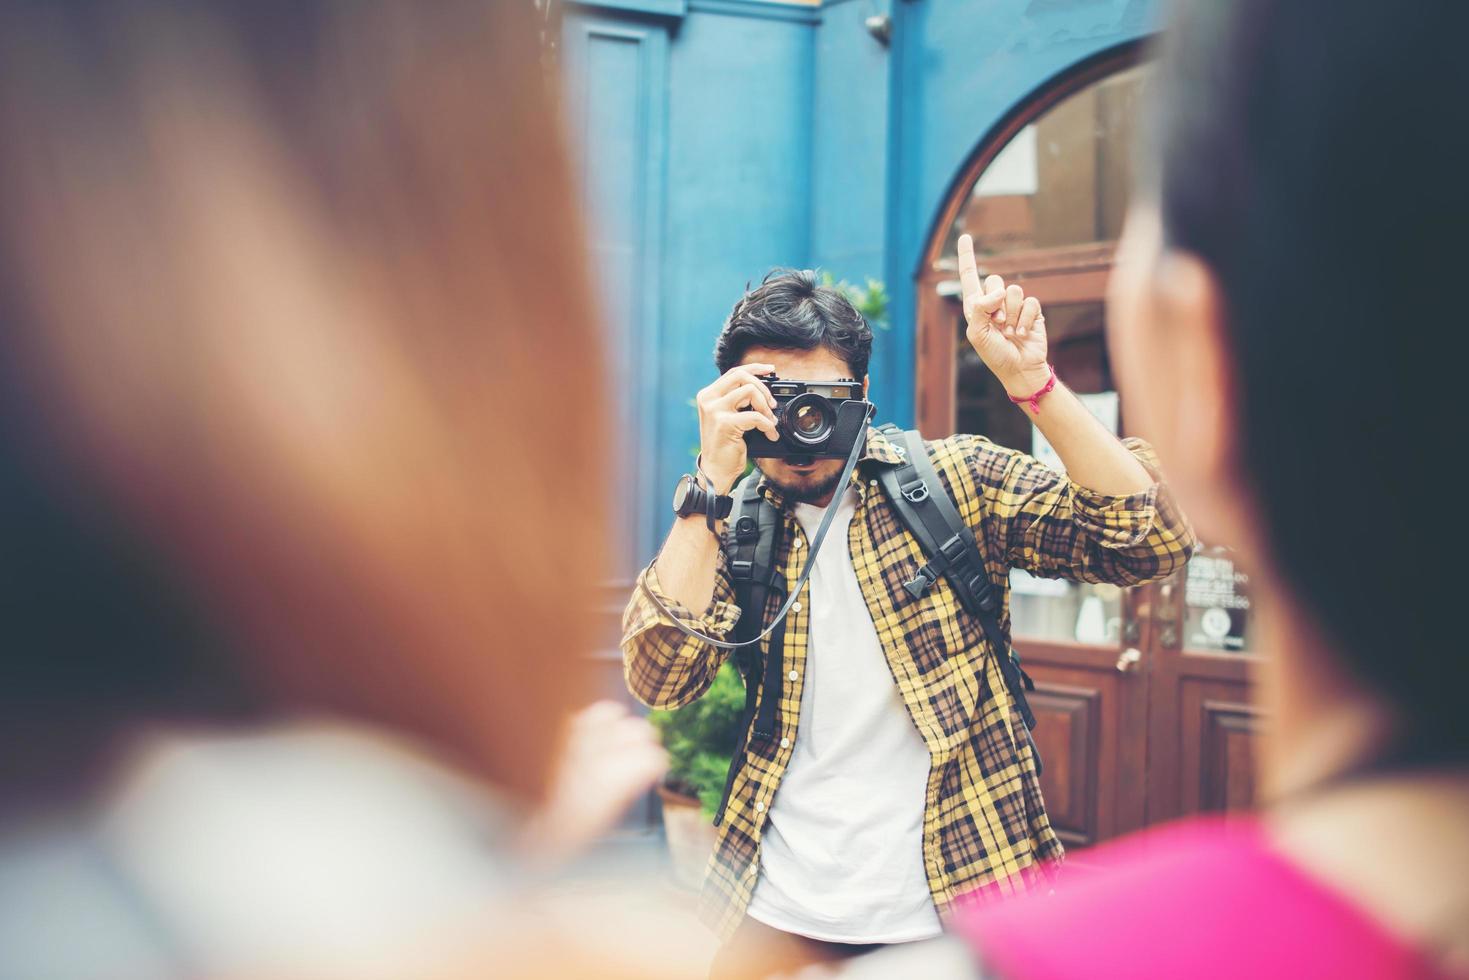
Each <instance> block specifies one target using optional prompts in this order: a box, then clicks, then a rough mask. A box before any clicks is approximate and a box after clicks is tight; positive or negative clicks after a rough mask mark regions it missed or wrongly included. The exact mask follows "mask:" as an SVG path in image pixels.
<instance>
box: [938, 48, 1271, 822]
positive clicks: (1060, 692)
mask: <svg viewBox="0 0 1469 980" xmlns="http://www.w3.org/2000/svg"><path fill="white" fill-rule="evenodd" d="M1149 72H1150V68H1149V66H1148V64H1147V62H1146V61H1145V60H1143V57H1142V49H1141V47H1140V46H1139V45H1136V44H1130V45H1127V46H1124V47H1121V48H1117V49H1114V50H1112V51H1110V52H1106V53H1104V54H1102V55H1100V56H1098V57H1096V58H1093V59H1091V60H1089V61H1087V62H1085V63H1083V64H1081V65H1078V66H1076V67H1075V68H1073V69H1072V70H1070V71H1068V72H1066V73H1064V74H1063V75H1062V76H1060V77H1058V78H1056V79H1054V80H1052V81H1051V82H1050V83H1048V84H1047V85H1046V86H1044V87H1043V88H1042V89H1041V90H1040V91H1038V92H1037V93H1035V94H1034V95H1033V96H1032V97H1031V98H1030V99H1028V100H1026V101H1025V103H1024V104H1022V105H1021V106H1018V107H1017V108H1016V109H1015V111H1013V112H1012V113H1011V114H1010V116H1009V117H1008V118H1007V119H1006V120H1005V121H1004V122H1003V123H1001V125H999V126H998V127H996V129H995V131H994V132H992V133H991V134H989V136H987V137H986V138H985V139H984V140H983V141H982V142H981V143H980V145H979V146H978V147H977V149H976V151H975V152H974V154H973V155H972V156H971V158H970V161H969V163H968V164H967V165H966V167H965V168H964V169H963V171H962V172H961V173H960V175H959V176H958V177H957V178H956V180H955V181H954V183H953V185H952V189H951V192H950V194H949V196H948V198H947V200H946V201H945V204H944V206H943V208H942V209H941V211H940V213H939V215H938V216H937V217H936V219H935V221H934V223H933V225H932V230H931V232H930V235H929V239H928V242H927V246H926V249H925V253H924V256H923V262H922V264H921V267H920V270H919V273H918V277H917V279H918V281H917V296H918V310H917V313H918V316H917V323H918V364H917V379H916V380H917V392H918V399H917V405H916V409H917V413H916V414H917V417H918V423H919V427H920V428H921V429H922V430H923V432H924V434H925V435H926V436H928V437H930V438H935V437H940V436H945V435H948V434H950V433H952V432H956V431H957V432H972V433H978V434H982V435H985V436H988V437H989V438H991V439H993V440H994V441H995V442H997V443H1000V444H1002V445H1007V446H1011V447H1014V448H1017V449H1020V450H1023V451H1025V452H1030V453H1033V454H1035V455H1036V456H1037V457H1039V458H1041V459H1043V460H1047V461H1051V460H1053V459H1054V457H1053V456H1050V457H1049V458H1048V454H1049V447H1048V446H1046V445H1045V443H1044V440H1043V439H1040V437H1039V433H1038V431H1036V430H1035V429H1034V428H1033V426H1032V424H1031V422H1030V421H1029V420H1028V419H1027V418H1026V416H1025V415H1024V414H1023V413H1022V412H1019V411H1017V410H1016V409H1015V407H1014V406H1013V405H1011V404H1010V402H1009V400H1008V399H1007V398H1006V397H1005V393H1004V391H1003V390H1002V389H1001V387H1000V386H999V384H998V382H996V381H995V379H994V378H993V377H992V376H991V375H990V374H989V372H988V370H987V369H986V368H985V367H984V365H983V364H982V363H981V362H980V361H979V358H978V356H977V355H976V354H975V353H974V352H973V350H972V349H971V348H970V346H969V344H968V341H967V340H966V339H965V336H964V322H963V314H962V310H961V308H960V303H959V297H958V293H959V289H958V282H957V272H956V262H955V258H954V248H955V242H956V241H957V239H958V236H959V235H960V234H961V233H963V232H968V233H969V234H971V235H972V236H973V237H974V240H975V251H976V254H977V255H978V256H979V261H980V266H981V271H982V272H984V273H998V274H1000V275H1002V276H1004V277H1005V279H1006V280H1007V281H1014V282H1020V283H1022V284H1023V285H1024V286H1025V288H1026V290H1027V292H1029V293H1032V294H1034V295H1036V296H1037V297H1039V298H1040V300H1041V301H1042V303H1044V304H1045V309H1046V321H1047V327H1048V330H1049V333H1050V340H1051V356H1052V360H1053V362H1054V363H1055V365H1056V370H1057V373H1058V375H1060V377H1061V378H1062V379H1063V380H1065V381H1066V383H1067V384H1068V385H1069V386H1070V387H1071V388H1072V389H1073V390H1074V391H1076V392H1077V393H1078V394H1080V395H1081V396H1082V397H1083V399H1084V400H1085V401H1087V402H1088V404H1089V406H1090V407H1091V408H1092V410H1093V411H1094V412H1095V413H1096V414H1097V415H1098V417H1099V418H1102V420H1103V421H1104V423H1106V424H1108V425H1109V426H1111V427H1112V428H1113V430H1114V431H1117V432H1119V433H1120V434H1128V433H1127V428H1126V417H1125V415H1126V412H1125V409H1126V406H1125V405H1124V404H1122V403H1121V402H1120V400H1119V399H1118V396H1117V394H1116V391H1115V387H1114V384H1113V380H1112V373H1111V366H1110V364H1109V363H1108V358H1107V349H1106V343H1105V337H1106V310H1105V304H1104V295H1105V290H1106V283H1107V277H1108V274H1109V273H1110V271H1111V266H1112V256H1113V251H1114V248H1115V243H1116V239H1117V236H1118V234H1119V232H1120V230H1121V227H1122V221H1123V216H1124V214H1125V212H1126V208H1127V203H1128V197H1129V194H1130V191H1131V188H1132V181H1133V175H1132V163H1133V144H1134V141H1135V136H1136V130H1137V120H1138V115H1139V112H1138V109H1139V103H1140V99H1141V97H1142V93H1143V88H1144V86H1145V84H1146V80H1147V78H1148V75H1149ZM1141 434H1142V435H1145V433H1141ZM1055 462H1056V464H1057V465H1059V461H1055ZM1165 463H1166V461H1165ZM1011 585H1012V599H1011V614H1012V619H1013V628H1014V633H1015V639H1016V644H1017V647H1018V648H1019V649H1020V651H1021V654H1022V656H1023V657H1024V659H1025V662H1026V666H1027V669H1028V670H1029V671H1030V673H1031V674H1032V675H1033V676H1034V677H1035V679H1036V683H1037V692H1036V696H1035V698H1034V701H1033V704H1034V706H1035V708H1036V713H1037V716H1038V717H1039V718H1040V726H1039V727H1038V728H1037V731H1036V737H1037V741H1038V743H1039V745H1040V748H1041V751H1042V755H1043V757H1044V758H1045V760H1046V771H1045V774H1044V775H1043V777H1042V782H1043V787H1044V791H1045V795H1046V799H1047V803H1048V806H1049V808H1050V810H1051V815H1052V820H1053V823H1054V824H1055V825H1056V828H1057V831H1058V833H1060V834H1061V836H1062V838H1063V840H1065V841H1066V842H1067V843H1068V844H1069V845H1072V846H1073V847H1075V846H1085V845H1088V844H1091V843H1095V842H1098V841H1101V840H1105V839H1107V838H1109V837H1112V836H1115V835H1116V834H1118V833H1122V832H1125V831H1128V830H1132V829H1135V828H1137V827H1140V826H1142V825H1144V824H1147V823H1152V822H1156V821H1158V820H1161V819H1167V818H1170V817H1174V816H1178V815H1181V814H1184V813H1190V812H1195V811H1199V810H1209V809H1226V810H1227V809H1232V808H1236V807H1241V806H1245V805H1248V804H1249V803H1250V802H1251V801H1252V799H1253V796H1254V785H1253V782H1254V779H1253V772H1254V766H1253V762H1252V758H1251V745H1252V742H1253V740H1254V734H1255V733H1256V732H1257V731H1258V728H1259V719H1258V715H1257V714H1256V713H1255V712H1254V710H1253V709H1252V708H1251V706H1250V704H1249V672H1250V669H1251V665H1252V663H1254V662H1256V661H1257V657H1256V656H1255V654H1254V653H1253V652H1251V642H1250V637H1249V621H1250V618H1251V617H1250V616H1249V608H1250V602H1251V599H1250V596H1249V594H1248V581H1247V579H1245V578H1244V576H1242V575H1241V574H1240V573H1238V572H1237V571H1236V570H1235V568H1234V565H1233V563H1232V561H1231V560H1230V557H1229V553H1228V551H1227V549H1224V548H1219V547H1208V548H1205V549H1204V551H1203V552H1202V553H1201V555H1200V556H1198V557H1196V558H1195V559H1194V561H1193V562H1192V563H1191V566H1190V568H1189V570H1188V572H1187V573H1185V574H1181V575H1179V576H1178V577H1177V578H1176V579H1174V580H1173V581H1169V582H1166V583H1160V584H1157V585H1153V586H1148V587H1145V588H1139V589H1131V590H1121V589H1116V588H1112V587H1109V586H1093V585H1075V584H1071V583H1064V582H1054V581H1045V580H1040V579H1034V578H1031V577H1029V576H1026V575H1024V574H1023V573H1016V574H1015V575H1014V576H1013V577H1012V582H1011Z"/></svg>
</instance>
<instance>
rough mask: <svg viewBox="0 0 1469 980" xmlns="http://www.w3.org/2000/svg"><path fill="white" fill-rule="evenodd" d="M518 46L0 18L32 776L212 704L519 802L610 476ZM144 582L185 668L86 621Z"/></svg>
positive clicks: (107, 9) (273, 23) (435, 7)
mask: <svg viewBox="0 0 1469 980" xmlns="http://www.w3.org/2000/svg"><path fill="white" fill-rule="evenodd" d="M532 21H533V11H532V7H531V4H530V3H529V2H528V0H526V2H518V3H516V2H496V0H483V2H440V0H435V2H433V3H404V4H362V3H351V2H335V3H332V2H327V3H316V2H306V0H293V2H289V3H286V2H275V0H236V2H224V3H218V2H213V3H182V2H179V3H158V2H149V3H107V2H91V3H69V4H45V3H6V4H4V6H3V7H0V265H3V270H0V322H3V336H0V345H3V346H0V387H3V388H4V395H3V398H4V401H3V402H0V414H3V416H4V418H3V420H0V427H3V429H4V430H5V433H6V434H5V436H4V438H3V439H0V452H3V455H4V456H5V457H6V459H4V460H3V465H4V466H5V467H7V473H8V474H9V477H8V479H9V483H8V486H9V487H10V490H12V491H14V492H12V493H9V494H8V495H7V497H6V503H7V505H9V504H10V503H14V502H15V501H16V500H25V501H28V502H29V503H28V504H27V506H30V505H31V504H34V505H35V506H36V507H37V508H39V509H44V510H47V511H48V512H53V517H54V516H55V513H54V512H56V511H57V509H58V508H59V509H60V513H61V514H62V518H61V519H60V520H58V521H53V522H52V523H51V524H44V522H41V523H37V522H34V521H33V522H31V523H30V524H29V525H28V528H14V527H12V530H15V531H16V532H17V535H18V536H19V538H20V539H25V536H26V535H27V534H28V535H29V539H28V547H29V549H30V552H32V553H33V554H32V555H31V557H33V558H34V559H35V560H36V562H37V567H40V565H42V564H45V563H46V562H48V561H50V562H52V563H57V568H55V569H53V570H52V571H54V572H55V575H54V576H52V577H54V578H56V580H57V582H58V583H60V584H59V585H57V587H56V589H55V590H53V591H55V592H56V594H48V595H46V596H43V597H42V598H41V599H40V600H37V601H34V602H32V603H31V605H32V607H33V608H32V610H31V613H32V614H30V615H27V614H25V613H22V616H21V623H22V625H20V626H17V625H16V624H15V623H14V622H12V624H11V625H10V626H9V627H8V628H9V629H10V631H11V637H12V639H14V640H17V641H18V642H14V643H7V646H8V647H9V648H10V649H9V650H8V651H7V652H6V653H5V654H4V655H3V657H4V659H6V660H9V661H11V662H10V663H9V664H7V665H6V674H7V675H9V676H8V677H7V678H6V679H7V681H10V682H12V683H9V684H8V685H0V690H3V693H0V716H4V717H6V719H7V722H6V724H7V725H9V726H10V727H11V728H12V729H13V728H14V727H15V726H18V725H26V726H30V731H29V732H28V735H29V736H31V738H30V739H28V740H31V741H34V743H35V744H37V745H38V746H45V745H46V744H48V743H47V742H46V737H47V734H48V731H49V732H50V733H51V734H52V735H56V734H57V733H61V732H64V731H67V730H75V729H74V728H73V727H72V726H76V725H84V726H86V730H87V732H88V734H87V736H86V738H85V739H84V740H82V741H83V744H80V745H71V746H70V747H68V748H67V749H65V751H66V752H68V753H75V755H76V758H74V759H71V760H67V759H57V758H51V759H49V760H48V764H50V765H53V766H54V765H56V764H62V765H66V764H68V761H70V763H73V764H75V765H81V764H82V763H83V762H84V758H83V757H91V756H95V754H96V751H97V750H98V749H99V748H101V747H103V746H104V745H106V744H110V743H112V742H113V741H115V738H116V736H117V735H118V734H119V730H120V729H124V728H128V727H131V726H133V725H135V724H136V723H138V722H139V721H142V720H146V719H150V718H162V719H168V718H170V717H203V718H205V719H208V718H210V717H212V713H213V712H214V710H215V709H214V707H212V706H224V705H229V706H231V707H230V709H229V710H230V711H231V712H234V710H235V708H239V709H240V710H241V711H244V712H246V713H249V712H252V711H257V710H264V711H266V712H277V711H327V712H333V713H339V714H343V715H346V716H348V717H351V718H355V719H359V720H367V721H370V722H376V723H383V724H386V725H388V726H391V727H394V728H397V729H399V730H404V731H407V732H410V733H413V734H415V735H418V736H422V737H425V738H427V739H429V740H430V741H431V742H432V743H434V744H436V745H437V746H439V747H441V748H444V749H447V750H448V751H449V752H451V753H453V754H454V755H456V756H457V757H458V759H459V761H461V762H463V763H465V764H467V765H470V766H471V767H474V768H476V769H477V770H478V771H480V772H482V773H484V774H487V775H489V776H490V777H491V778H493V779H494V780H496V781H497V782H499V783H501V784H502V785H506V786H509V787H512V788H514V789H517V790H520V791H523V792H526V793H530V794H534V793H535V792H537V791H538V789H539V787H540V785H541V777H542V774H543V773H544V771H545V769H546V767H547V763H548V759H549V756H550V753H551V752H552V751H553V750H554V748H555V729H556V726H557V725H559V723H560V721H561V718H562V716H563V715H564V714H565V712H566V711H567V710H568V709H569V707H571V706H572V705H574V704H576V703H579V702H580V700H581V699H582V696H583V694H584V685H583V672H582V670H581V667H580V664H581V661H582V659H583V658H584V656H585V654H586V653H587V652H588V650H589V646H590V644H591V642H592V636H591V629H590V625H589V622H588V616H587V614H586V611H587V610H589V609H590V607H591V605H592V601H593V591H594V588H595V586H596V584H597V583H598V581H599V579H600V577H601V574H602V571H603V560H604V540H603V538H604V533H605V518H604V503H603V496H604V490H603V488H602V487H600V486H599V485H598V484H597V483H596V476H597V474H599V473H602V472H604V471H605V465H604V464H605V462H606V451H605V449H604V440H603V438H602V430H601V420H602V418H603V416H604V414H605V413H604V411H603V410H602V409H603V404H604V400H603V391H604V387H603V383H602V379H601V364H602V359H601V356H600V348H599V340H600V338H599V335H598V330H597V326H596V324H597V321H596V319H595V317H594V315H593V313H594V311H593V308H592V306H591V303H590V297H589V294H588V288H587V283H586V277H585V273H584V268H583V261H582V258H581V256H582V251H581V249H582V241H583V239H582V235H581V233H580V230H579V220H578V215H577V213H576V210H575V206H574V205H575V198H574V195H573V186H572V181H571V177H570V174H569V172H568V167H567V163H566V160H565V157H564V155H563V153H562V150H561V147H560V145H559V142H558V136H557V123H556V114H555V111H554V110H555V106H554V104H553V99H552V98H551V95H550V93H549V92H548V90H547V89H548V86H547V84H546V74H545V72H544V70H543V68H542V66H541V64H540V51H539V47H538V45H537V43H536V36H535V32H534V27H535V25H534V24H533V23H532ZM17 474H19V475H17ZM17 488H19V489H17ZM21 510H24V508H21ZM19 513H20V511H12V513H11V514H10V515H8V516H9V517H10V518H11V519H10V520H7V524H8V525H9V524H11V523H12V522H13V521H15V520H19V519H20V518H19V517H18V516H17V515H18V514H19ZM99 514H102V515H104V516H102V517H99V516H98V515H99ZM43 525H44V526H45V527H49V528H52V530H56V531H57V534H59V535H62V536H65V534H66V532H68V531H71V532H75V533H74V537H79V538H80V539H81V540H82V541H83V542H84V543H83V545H82V546H81V549H80V552H79V553H81V554H82V556H83V558H86V559H87V560H84V561H81V562H80V563H79V564H76V565H74V566H67V565H66V564H65V563H64V562H60V560H58V559H55V558H54V557H48V556H54V555H56V554H57V553H58V550H57V549H58V548H59V547H60V546H59V545H58V544H57V543H56V538H57V535H56V534H51V532H50V531H44V532H43V531H38V530H36V528H38V527H42V526H43ZM48 541H49V542H50V543H48ZM118 541H121V542H122V543H121V544H118V543H117V542H118ZM72 544H73V545H75V541H73V542H72ZM92 544H95V545H96V547H98V548H103V547H105V548H108V549H111V548H114V547H117V548H122V549H124V550H130V553H133V554H145V555H146V556H145V557H143V558H138V559H137V560H136V561H111V560H109V561H92V560H90V558H89V557H88V556H87V555H86V554H85V553H86V552H87V550H88V549H89V548H91V547H92ZM59 553H61V554H71V553H72V552H71V551H67V550H66V549H65V548H62V549H61V551H60V552H59ZM12 554H14V552H12ZM91 557H95V556H91ZM157 563H161V566H162V571H158V572H157V574H156V581H155V578H154V575H155V571H156V568H155V565H156V564H157ZM20 564H21V565H22V566H23V565H24V562H21V563H20ZM83 566H85V567H83ZM98 569H101V571H100V572H99V571H98ZM18 575H19V576H24V575H25V569H24V567H21V568H20V569H19V570H18ZM88 575H91V576H92V580H91V581H90V583H89V582H86V581H83V580H84V579H85V578H86V577H87V576H88ZM99 576H100V577H99ZM42 577H44V576H39V573H38V575H36V576H31V577H30V581H29V582H28V584H26V585H25V588H27V589H30V590H32V591H33V592H34V591H35V590H36V589H41V588H42V587H41V586H38V585H36V581H37V580H38V579H39V578H42ZM140 578H141V579H145V580H147V581H148V582H149V583H150V587H152V586H154V585H156V590H155V592H156V593H157V594H155V595H154V596H153V599H159V596H160V595H161V596H163V598H162V599H160V600H159V603H158V604H159V607H160V608H163V607H173V606H177V605H182V606H185V607H188V608H189V609H194V610H203V611H204V613H205V615H204V616H203V619H204V620H205V621H206V622H207V623H208V624H209V628H208V630H207V631H205V634H204V636H205V637H206V638H202V639H198V640H197V641H196V640H194V639H184V640H180V639H179V637H196V636H198V634H194V633H191V632H190V631H188V630H184V631H173V632H169V631H166V630H165V631H159V630H155V629H152V628H151V627H150V626H149V625H148V624H146V623H141V622H140V620H139V616H138V615H134V614H129V615H125V616H121V617H120V618H119V617H118V616H113V615H111V614H110V613H108V611H107V609H106V608H104V607H106V606H107V605H108V603H109V601H111V602H112V603H113V604H114V605H115V604H117V601H116V598H115V597H116V594H117V593H116V592H114V591H113V586H115V587H116V589H118V590H124V591H125V590H132V589H136V588H137V585H138V579H140ZM43 591H44V589H43ZM109 596H111V597H112V598H111V599H109ZM181 596H182V598H180V597H181ZM34 598H35V597H34V596H32V599H34ZM150 601H151V600H150ZM47 603H51V604H52V605H54V606H55V607H56V608H55V609H53V610H50V611H48V610H47V609H46V608H45V607H46V605H47ZM89 604H90V605H89ZM115 611H116V610H113V612H115ZM53 613H54V615H53ZM88 617H92V619H90V620H89V619H88ZM68 621H70V622H71V626H67V622H68ZM79 622H95V623H97V624H103V625H100V626H97V627H95V628H92V629H90V630H89V629H86V628H77V627H76V624H77V623H79ZM116 622H120V623H121V624H122V625H121V627H114V626H111V625H106V624H113V623H116ZM134 627H136V630H135V629H134ZM107 631H111V632H110V633H108V635H100V634H101V633H104V632H107ZM165 634H166V636H167V637H168V638H167V639H166V640H160V639H159V637H160V636H164V635H165ZM195 642H197V643H198V646H199V648H198V649H197V650H192V649H191V650H183V651H180V650H172V651H164V650H162V649H161V648H162V647H165V646H168V645H170V644H180V643H182V644H184V645H187V644H191V643H195ZM227 650H237V651H240V653H238V655H237V657H238V659H231V657H230V656H229V655H227V654H225V653H223V651H227ZM160 658H161V659H160ZM170 658H171V659H170ZM160 665H162V666H160ZM98 678H101V679H102V680H100V681H99V680H98ZM109 678H110V679H112V680H115V681H116V683H115V684H112V683H109V682H108V681H107V679H109ZM140 678H141V680H140ZM212 688H213V689H215V690H213V692H212V694H211V693H210V692H211V689H212ZM74 694H75V695H77V696H76V697H73V696H72V695H74ZM82 694H85V696H84V697H83V696H82ZM224 713H225V709H224V708H223V707H221V708H220V711H219V716H220V717H223V715H224ZM99 719H101V720H100V721H99ZM50 744H51V745H52V746H53V747H54V746H55V745H59V744H62V743H61V742H60V741H53V742H51V743H50ZM38 751H41V752H43V753H44V752H46V751H48V750H47V749H44V748H40V749H38ZM50 751H53V754H54V751H58V750H54V749H53V750H50Z"/></svg>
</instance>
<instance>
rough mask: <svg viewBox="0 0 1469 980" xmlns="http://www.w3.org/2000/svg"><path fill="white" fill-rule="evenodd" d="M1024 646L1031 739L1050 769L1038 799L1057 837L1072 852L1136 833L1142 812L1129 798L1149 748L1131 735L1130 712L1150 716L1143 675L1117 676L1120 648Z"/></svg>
mask: <svg viewBox="0 0 1469 980" xmlns="http://www.w3.org/2000/svg"><path fill="white" fill-rule="evenodd" d="M1019 642H1020V643H1021V644H1022V647H1021V648H1022V650H1023V651H1024V653H1023V656H1024V658H1025V669H1026V671H1027V672H1028V673H1029V674H1030V676H1031V677H1032V678H1033V679H1034V680H1035V691H1034V692H1033V693H1032V694H1031V695H1030V704H1031V707H1032V708H1033V709H1034V711H1035V715H1036V728H1035V731H1034V732H1033V733H1032V734H1033V736H1034V738H1035V742H1036V746H1037V748H1039V749H1040V752H1041V759H1042V761H1043V762H1044V763H1045V769H1044V771H1043V772H1042V773H1041V793H1042V794H1043V795H1044V797H1045V800H1046V809H1047V811H1048V812H1049V813H1050V817H1051V825H1052V826H1053V827H1055V828H1056V833H1057V835H1058V836H1059V837H1060V838H1061V840H1062V841H1063V842H1064V843H1065V844H1066V845H1067V846H1068V847H1085V846H1087V845H1089V844H1095V843H1098V842H1100V841H1104V840H1106V839H1107V838H1109V837H1114V836H1116V835H1117V834H1119V833H1122V832H1125V831H1127V830H1131V829H1133V828H1135V827H1136V826H1138V825H1139V824H1140V822H1141V816H1142V814H1141V807H1138V808H1136V809H1137V814H1136V815H1135V816H1134V815H1133V809H1134V808H1133V807H1132V806H1130V805H1129V802H1128V800H1127V799H1126V796H1127V790H1128V787H1129V786H1132V785H1134V783H1135V782H1136V781H1137V780H1138V779H1140V778H1141V771H1142V768H1143V755H1144V746H1143V739H1142V737H1141V736H1140V735H1137V736H1134V735H1132V734H1131V732H1132V730H1133V728H1134V727H1135V726H1133V725H1132V723H1131V721H1130V718H1129V714H1128V713H1129V712H1138V711H1146V686H1145V685H1146V678H1145V676H1143V675H1142V674H1138V673H1123V672H1120V671H1118V669H1117V651H1115V650H1109V649H1106V648H1100V647H1092V646H1086V645H1084V644H1076V643H1057V642H1053V643H1045V642H1040V641H1036V640H1021V641H1019ZM1133 768H1135V769H1136V770H1137V772H1133V771H1132V769H1133Z"/></svg>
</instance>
